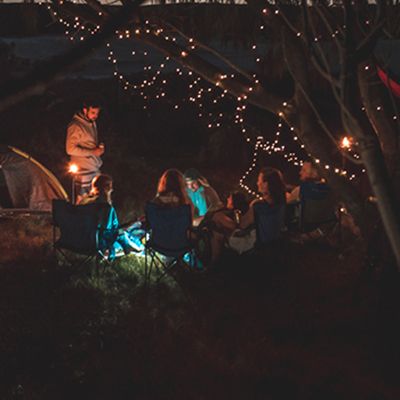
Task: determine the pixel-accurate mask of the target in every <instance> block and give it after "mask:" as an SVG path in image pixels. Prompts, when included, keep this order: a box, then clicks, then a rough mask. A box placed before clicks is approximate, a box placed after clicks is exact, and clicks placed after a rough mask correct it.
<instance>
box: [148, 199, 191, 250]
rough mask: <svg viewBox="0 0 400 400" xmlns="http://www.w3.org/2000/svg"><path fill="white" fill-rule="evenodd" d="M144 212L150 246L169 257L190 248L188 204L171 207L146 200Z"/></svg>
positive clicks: (189, 211) (189, 213)
mask: <svg viewBox="0 0 400 400" xmlns="http://www.w3.org/2000/svg"><path fill="white" fill-rule="evenodd" d="M145 214H146V223H147V225H148V227H149V229H150V239H149V243H148V244H149V245H150V247H151V248H153V249H154V250H156V251H157V252H159V253H161V254H164V255H166V256H171V257H176V256H180V255H182V254H184V253H186V252H187V251H188V250H190V249H191V248H192V244H191V242H190V238H189V235H188V231H189V230H190V228H191V226H192V211H191V208H190V205H188V204H185V205H182V206H177V207H171V206H166V205H159V204H155V203H152V202H148V203H147V204H146V207H145Z"/></svg>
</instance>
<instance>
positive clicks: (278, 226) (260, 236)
mask: <svg viewBox="0 0 400 400" xmlns="http://www.w3.org/2000/svg"><path fill="white" fill-rule="evenodd" d="M253 210H254V222H255V227H256V248H262V247H265V246H266V245H270V244H272V243H274V242H276V241H279V240H280V239H281V238H282V232H283V230H284V227H285V205H284V204H282V205H279V206H274V207H272V206H270V205H269V204H268V203H266V202H257V203H255V204H254V206H253Z"/></svg>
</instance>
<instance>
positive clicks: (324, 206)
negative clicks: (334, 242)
mask: <svg viewBox="0 0 400 400" xmlns="http://www.w3.org/2000/svg"><path fill="white" fill-rule="evenodd" d="M299 207H300V212H299V216H300V217H299V224H298V231H299V232H300V233H302V234H306V235H309V236H310V237H311V238H312V237H313V235H312V233H313V232H317V233H318V234H317V237H329V236H330V235H331V234H333V233H334V232H338V238H339V242H340V240H341V216H340V210H339V207H337V203H336V201H335V199H334V196H333V193H332V191H331V189H330V188H329V186H327V185H326V184H325V183H322V182H318V183H316V182H305V183H303V184H302V185H300V203H299Z"/></svg>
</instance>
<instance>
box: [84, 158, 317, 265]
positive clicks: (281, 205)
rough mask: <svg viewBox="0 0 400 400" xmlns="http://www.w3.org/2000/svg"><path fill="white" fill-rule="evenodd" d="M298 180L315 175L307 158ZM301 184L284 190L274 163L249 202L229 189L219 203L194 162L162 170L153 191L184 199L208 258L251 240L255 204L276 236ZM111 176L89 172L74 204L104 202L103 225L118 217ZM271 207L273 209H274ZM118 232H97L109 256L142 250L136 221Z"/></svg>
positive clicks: (174, 201) (170, 199)
mask: <svg viewBox="0 0 400 400" xmlns="http://www.w3.org/2000/svg"><path fill="white" fill-rule="evenodd" d="M300 180H301V181H303V182H311V181H312V182H316V181H320V179H319V176H318V174H317V171H316V169H315V168H314V167H313V165H312V164H311V163H310V162H305V163H304V164H303V166H302V168H301V171H300ZM301 187H302V186H301V185H300V186H298V187H295V188H294V189H293V190H292V191H291V192H290V193H288V192H287V187H286V185H285V182H284V179H283V176H282V173H281V172H280V171H279V170H278V169H275V168H271V167H266V168H262V169H261V170H260V171H259V174H258V179H257V189H258V192H259V196H258V198H257V199H255V200H253V201H252V202H250V203H248V201H247V197H246V195H245V194H244V193H243V192H240V191H235V192H231V193H230V195H229V196H228V198H227V201H226V204H225V205H224V204H223V203H222V201H221V200H220V197H219V196H218V194H217V192H216V191H215V190H214V189H213V188H212V187H211V186H210V185H209V183H208V182H207V180H206V179H205V178H204V177H203V176H202V175H201V174H200V173H199V172H198V171H197V170H196V169H194V168H191V169H188V170H187V171H185V173H184V174H182V173H181V172H180V171H179V170H177V169H168V170H166V171H165V172H164V173H163V174H162V176H161V177H160V179H159V182H158V187H157V193H156V196H155V197H154V199H153V200H152V202H153V203H155V204H159V205H162V206H166V207H177V206H181V205H184V204H188V205H190V207H191V210H192V221H193V232H194V233H193V240H194V241H195V240H196V231H198V232H199V231H200V230H201V229H202V228H204V227H206V228H207V229H208V230H209V231H210V232H211V235H210V245H211V263H213V262H215V261H216V260H217V259H218V258H219V256H220V254H221V251H222V249H223V248H224V246H226V245H228V246H229V247H231V248H233V249H234V250H236V251H237V252H238V253H241V252H243V251H246V250H248V249H250V248H251V247H252V246H254V244H255V240H256V234H255V229H253V227H254V224H255V210H256V209H257V207H259V206H260V205H262V206H263V208H264V209H267V210H271V211H272V213H271V215H274V217H273V218H274V221H272V220H271V224H270V226H269V232H268V240H274V239H277V238H278V237H279V236H280V234H281V231H282V229H283V227H284V224H285V208H286V204H287V203H293V202H297V201H299V200H300V198H301V190H302V189H301ZM112 191H113V182H112V178H111V177H110V176H109V175H105V174H101V175H99V176H97V177H95V178H94V180H93V182H92V189H91V192H90V193H89V194H88V195H87V196H85V197H83V199H82V200H81V201H80V203H79V204H90V203H104V204H108V205H109V207H108V208H106V210H108V211H107V212H105V213H104V215H102V216H101V218H102V219H101V221H100V225H101V226H102V227H104V228H105V231H107V230H111V231H112V230H116V229H117V230H118V227H119V221H118V218H117V214H116V212H115V209H114V208H113V207H112V200H111V193H112ZM274 211H278V212H275V213H274ZM118 232H119V233H118V235H117V236H116V237H113V238H112V239H110V238H107V237H106V236H105V237H103V238H101V240H100V245H99V246H100V247H101V250H103V251H105V252H106V253H107V254H108V256H109V257H110V258H113V257H115V254H117V253H118V252H119V251H123V252H124V253H125V254H129V253H130V252H131V251H136V252H143V251H144V244H143V241H142V238H143V236H144V233H145V231H144V229H143V226H142V222H141V221H137V222H135V223H134V224H131V225H130V226H129V227H127V228H125V229H119V230H118Z"/></svg>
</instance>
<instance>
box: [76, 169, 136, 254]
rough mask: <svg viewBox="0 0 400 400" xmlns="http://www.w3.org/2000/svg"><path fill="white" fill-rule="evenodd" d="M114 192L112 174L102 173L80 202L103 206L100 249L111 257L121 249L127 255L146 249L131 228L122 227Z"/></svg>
mask: <svg viewBox="0 0 400 400" xmlns="http://www.w3.org/2000/svg"><path fill="white" fill-rule="evenodd" d="M112 192H113V180H112V178H111V176H109V175H106V174H100V175H98V176H96V177H95V178H94V179H93V181H92V183H91V191H90V193H89V194H88V195H87V196H85V197H83V198H82V200H81V201H80V203H79V204H80V205H85V204H93V203H95V204H99V205H100V206H101V214H100V221H99V227H100V234H99V250H100V251H102V252H104V253H108V254H107V256H108V258H109V259H113V258H115V255H116V253H118V251H119V250H121V249H122V250H123V252H124V254H126V255H127V254H129V253H130V252H132V251H135V252H140V251H142V250H143V249H144V246H143V244H142V243H141V242H140V240H138V239H137V238H136V237H134V236H132V235H130V234H129V230H121V229H120V224H119V221H118V217H117V212H116V211H115V208H114V207H113V205H112V199H111V194H112Z"/></svg>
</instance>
